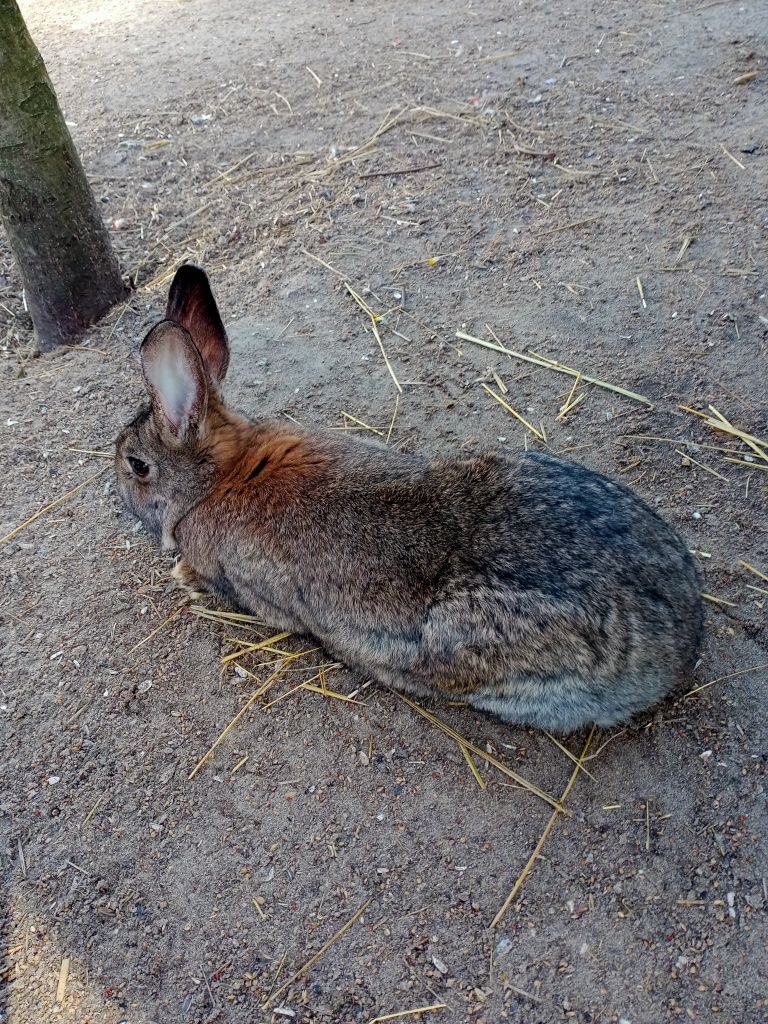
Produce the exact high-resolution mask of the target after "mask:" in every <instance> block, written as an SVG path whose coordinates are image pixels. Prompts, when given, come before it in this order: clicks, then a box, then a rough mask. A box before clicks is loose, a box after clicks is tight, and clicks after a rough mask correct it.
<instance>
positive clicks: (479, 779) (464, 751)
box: [459, 743, 488, 789]
mask: <svg viewBox="0 0 768 1024" xmlns="http://www.w3.org/2000/svg"><path fill="white" fill-rule="evenodd" d="M459 750H460V751H461V752H462V754H463V755H464V757H465V758H466V759H467V764H468V765H469V770H470V771H471V772H472V774H473V775H474V777H475V781H476V782H477V784H478V786H479V787H480V789H487V788H488V783H487V782H486V781H485V779H484V778H483V777H482V775H481V774H480V772H479V771H478V770H477V765H476V764H475V762H474V759H473V758H472V755H471V754H470V752H469V751H468V750H467V748H466V747H465V746H464V744H463V743H460V744H459Z"/></svg>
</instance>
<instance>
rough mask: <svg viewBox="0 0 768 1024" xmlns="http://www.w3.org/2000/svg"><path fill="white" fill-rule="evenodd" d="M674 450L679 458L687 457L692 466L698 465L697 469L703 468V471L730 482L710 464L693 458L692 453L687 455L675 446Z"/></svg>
mask: <svg viewBox="0 0 768 1024" xmlns="http://www.w3.org/2000/svg"><path fill="white" fill-rule="evenodd" d="M675 452H676V453H677V454H678V455H679V456H680V457H681V458H683V459H687V460H688V461H689V462H692V463H693V464H694V466H698V467H699V469H703V470H704V472H705V473H711V474H712V476H716V477H717V478H718V479H719V480H725V482H726V483H727V484H729V483H730V482H731V481H730V480H729V479H728V477H727V476H723V474H722V473H718V472H717V470H716V469H712V468H711V467H710V466H705V465H704V463H703V462H698V461H697V460H696V459H694V457H693V456H692V455H689V454H688V452H681V451H680V449H679V448H675Z"/></svg>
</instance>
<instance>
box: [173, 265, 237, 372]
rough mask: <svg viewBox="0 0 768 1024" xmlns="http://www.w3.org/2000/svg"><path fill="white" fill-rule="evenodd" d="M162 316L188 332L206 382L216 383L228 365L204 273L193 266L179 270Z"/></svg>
mask: <svg viewBox="0 0 768 1024" xmlns="http://www.w3.org/2000/svg"><path fill="white" fill-rule="evenodd" d="M165 317H166V319H167V320H173V322H174V323H176V324H179V325H180V326H181V327H184V328H185V329H186V330H188V331H189V333H190V334H191V335H192V341H194V343H195V345H196V346H197V350H198V352H199V353H200V355H201V356H202V358H203V363H204V365H205V368H206V370H207V371H208V376H209V378H210V380H211V381H212V382H213V383H214V384H217V385H218V384H220V383H221V382H222V381H223V380H224V376H225V374H226V372H227V367H228V366H229V341H228V339H227V332H226V331H225V330H224V324H223V323H222V322H221V316H220V315H219V308H218V306H217V305H216V299H214V297H213V292H212V291H211V285H210V283H209V281H208V275H207V274H206V273H205V271H204V270H201V269H200V267H196V266H195V265H194V264H193V263H184V264H182V266H180V267H179V269H178V270H177V271H176V274H175V275H174V278H173V281H172V282H171V287H170V289H169V291H168V305H167V307H166V310H165Z"/></svg>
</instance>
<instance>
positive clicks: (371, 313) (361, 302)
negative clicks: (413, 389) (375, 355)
mask: <svg viewBox="0 0 768 1024" xmlns="http://www.w3.org/2000/svg"><path fill="white" fill-rule="evenodd" d="M344 287H345V288H346V289H347V291H348V292H349V294H350V295H351V296H352V298H353V299H354V300H355V302H356V303H357V304H358V306H359V307H360V309H362V310H363V312H364V313H366V314H367V315H368V316H369V317H370V320H371V330H372V331H373V335H374V337H375V338H376V341H377V342H378V343H379V349H380V350H381V354H382V356H383V357H384V362H385V363H386V367H387V369H388V370H389V375H390V377H391V378H392V380H393V381H394V384H395V387H396V388H397V390H398V391H399V392H400V394H402V393H403V389H402V387H401V386H400V381H399V380H398V379H397V377H396V375H395V371H394V370H393V369H392V364H391V363H390V361H389V358H388V356H387V353H386V352H385V351H384V343H383V342H382V340H381V335H380V334H379V328H378V327H377V326H376V325H377V324H378V322H379V321H380V320H381V319H382V317H381V314H380V313H374V311H373V310H372V309H371V307H370V306H369V305H368V303H367V302H366V301H365V299H363V298H361V296H359V295H358V294H357V292H356V291H355V289H354V288H353V287H352V286H351V285H350V284H349V282H348V281H345V282H344Z"/></svg>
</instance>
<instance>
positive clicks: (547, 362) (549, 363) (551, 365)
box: [456, 331, 653, 408]
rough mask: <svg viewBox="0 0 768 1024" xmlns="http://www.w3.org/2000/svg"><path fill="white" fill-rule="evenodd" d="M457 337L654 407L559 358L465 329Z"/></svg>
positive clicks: (643, 399)
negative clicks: (526, 351)
mask: <svg viewBox="0 0 768 1024" xmlns="http://www.w3.org/2000/svg"><path fill="white" fill-rule="evenodd" d="M456 337H457V338H461V340H462V341H471V342H472V344H473V345H482V346H483V348H490V349H493V351H494V352H503V353H504V355H507V356H514V358H515V359H522V360H523V361H524V362H526V363H533V364H534V366H543V367H545V368H546V369H547V370H554V371H555V372H556V373H567V374H569V376H571V377H578V376H581V379H582V380H583V381H586V383H587V384H594V385H595V386H596V387H599V388H605V389H606V390H607V391H613V392H615V393H616V394H617V395H624V397H625V398H633V399H634V400H635V401H636V402H642V403H643V404H644V405H649V406H651V408H653V402H651V400H650V399H649V398H645V397H644V396H643V395H638V394H637V393H636V392H634V391H627V390H626V389H625V388H620V387H618V386H617V385H616V384H608V383H607V382H606V381H604V380H598V379H597V378H596V377H589V376H587V374H586V373H581V371H580V370H574V369H573V368H572V367H570V366H565V365H564V364H563V363H560V362H557V360H554V359H546V358H545V357H544V356H533V355H530V356H529V355H525V354H523V353H522V352H515V350H514V349H511V348H507V347H506V346H505V345H500V344H499V345H496V344H494V343H493V342H490V341H484V340H483V339H482V338H475V337H474V336H473V335H471V334H465V333H464V332H463V331H456Z"/></svg>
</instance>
